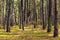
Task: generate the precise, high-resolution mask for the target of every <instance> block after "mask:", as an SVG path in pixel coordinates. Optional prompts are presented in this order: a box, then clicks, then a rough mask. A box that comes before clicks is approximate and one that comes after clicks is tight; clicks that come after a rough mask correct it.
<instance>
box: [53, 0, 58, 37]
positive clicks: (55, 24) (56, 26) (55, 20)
mask: <svg viewBox="0 0 60 40" xmlns="http://www.w3.org/2000/svg"><path fill="white" fill-rule="evenodd" d="M57 2H58V0H54V4H55V7H54V8H55V9H54V35H53V36H54V37H58V25H57V20H58V19H57V17H58V9H57Z"/></svg>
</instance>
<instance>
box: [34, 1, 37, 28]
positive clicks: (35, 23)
mask: <svg viewBox="0 0 60 40" xmlns="http://www.w3.org/2000/svg"><path fill="white" fill-rule="evenodd" d="M33 1H34V4H33V5H34V6H33V7H34V8H33V19H34V28H36V26H37V13H36V0H33Z"/></svg>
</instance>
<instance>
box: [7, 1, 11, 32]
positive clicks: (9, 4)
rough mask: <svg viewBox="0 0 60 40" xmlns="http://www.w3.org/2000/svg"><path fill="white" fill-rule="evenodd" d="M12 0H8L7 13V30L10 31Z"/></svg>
mask: <svg viewBox="0 0 60 40" xmlns="http://www.w3.org/2000/svg"><path fill="white" fill-rule="evenodd" d="M10 7H11V0H6V13H7V24H6V32H10V22H9V18H10V10H11V8H10Z"/></svg>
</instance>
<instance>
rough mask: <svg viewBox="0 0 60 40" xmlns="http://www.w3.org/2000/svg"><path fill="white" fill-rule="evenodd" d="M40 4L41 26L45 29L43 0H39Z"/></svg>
mask: <svg viewBox="0 0 60 40" xmlns="http://www.w3.org/2000/svg"><path fill="white" fill-rule="evenodd" d="M41 4H42V5H41V6H42V11H41V13H42V26H43V29H45V28H46V27H45V20H44V0H41Z"/></svg>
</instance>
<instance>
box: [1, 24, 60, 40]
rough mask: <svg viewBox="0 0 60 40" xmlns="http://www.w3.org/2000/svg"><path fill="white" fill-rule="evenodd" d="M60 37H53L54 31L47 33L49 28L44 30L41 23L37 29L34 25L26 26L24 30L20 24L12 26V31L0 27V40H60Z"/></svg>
mask: <svg viewBox="0 0 60 40" xmlns="http://www.w3.org/2000/svg"><path fill="white" fill-rule="evenodd" d="M52 31H53V30H52ZM59 31H60V30H59ZM59 37H60V35H59ZM59 37H58V38H53V32H51V33H47V30H42V27H41V25H38V27H37V28H35V29H34V28H33V25H29V27H28V26H26V27H25V30H24V31H23V30H22V29H19V27H18V26H14V27H11V32H10V33H7V32H5V30H4V29H0V40H60V38H59Z"/></svg>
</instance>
